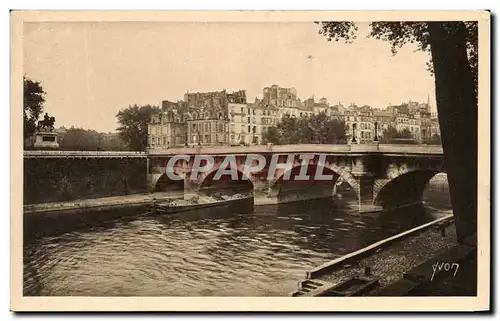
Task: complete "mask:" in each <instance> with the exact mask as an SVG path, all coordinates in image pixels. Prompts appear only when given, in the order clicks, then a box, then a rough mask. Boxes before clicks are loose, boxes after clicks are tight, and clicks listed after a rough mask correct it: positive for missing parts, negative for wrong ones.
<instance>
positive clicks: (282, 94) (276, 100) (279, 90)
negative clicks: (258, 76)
mask: <svg viewBox="0 0 500 321" xmlns="http://www.w3.org/2000/svg"><path fill="white" fill-rule="evenodd" d="M262 93H263V99H262V101H263V104H264V105H270V106H276V107H289V108H296V107H298V106H299V105H300V100H299V99H298V98H297V90H296V89H295V88H293V87H292V88H283V87H279V86H278V85H272V86H270V87H265V88H264V89H263V91H262Z"/></svg>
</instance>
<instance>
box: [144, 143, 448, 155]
mask: <svg viewBox="0 0 500 321" xmlns="http://www.w3.org/2000/svg"><path fill="white" fill-rule="evenodd" d="M281 153H283V154H286V153H295V154H300V153H327V154H344V155H353V154H372V153H375V154H380V153H382V154H386V153H388V154H404V155H406V154H409V155H422V154H427V155H442V154H443V148H442V147H441V146H433V145H406V144H404V145H403V144H378V145H376V144H357V145H356V144H355V145H346V144H337V145H330V144H298V145H252V146H195V147H181V148H167V149H149V150H148V151H147V154H148V155H149V156H168V155H179V154H182V155H199V154H205V155H215V154H218V155H224V154H281Z"/></svg>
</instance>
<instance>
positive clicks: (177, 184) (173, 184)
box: [154, 173, 185, 192]
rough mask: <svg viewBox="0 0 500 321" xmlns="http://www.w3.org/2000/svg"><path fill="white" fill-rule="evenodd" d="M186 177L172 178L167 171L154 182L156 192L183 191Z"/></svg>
mask: <svg viewBox="0 0 500 321" xmlns="http://www.w3.org/2000/svg"><path fill="white" fill-rule="evenodd" d="M184 182H185V181H184V179H182V180H172V179H171V178H170V177H168V175H167V173H163V174H162V175H161V176H160V177H159V178H158V179H157V180H156V182H155V183H154V191H155V192H172V191H175V192H181V191H184V186H185V184H184Z"/></svg>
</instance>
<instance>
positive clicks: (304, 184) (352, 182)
mask: <svg viewBox="0 0 500 321" xmlns="http://www.w3.org/2000/svg"><path fill="white" fill-rule="evenodd" d="M318 166H321V165H318V164H309V165H308V170H307V175H308V176H309V180H307V181H296V180H294V177H295V176H297V175H298V174H299V172H300V169H301V167H302V165H296V166H294V167H292V168H291V169H290V170H288V171H285V172H283V173H282V174H281V175H280V176H279V177H277V178H276V179H274V180H273V181H272V182H270V184H269V186H270V194H271V195H273V196H278V197H279V196H280V195H283V193H285V192H286V191H300V190H302V191H305V190H306V189H318V191H319V190H320V189H325V193H327V192H328V189H331V191H333V188H334V185H335V184H336V183H337V181H338V180H339V179H342V180H343V181H344V182H346V183H347V184H348V185H349V186H350V188H351V189H352V190H353V193H354V194H355V195H356V198H359V190H360V188H359V183H358V181H357V180H356V179H355V178H354V176H352V174H351V173H350V172H349V171H348V170H347V169H345V168H343V167H340V166H338V165H335V164H325V166H324V167H323V171H322V174H323V175H333V179H332V180H331V181H324V180H315V179H314V175H315V172H316V169H317V167H318ZM287 172H291V174H290V180H284V179H283V178H284V176H285V174H286V173H287ZM287 185H289V186H287ZM291 185H295V186H291ZM287 187H288V188H287ZM326 195H328V194H325V196H326Z"/></svg>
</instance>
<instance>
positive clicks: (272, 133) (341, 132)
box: [262, 113, 346, 145]
mask: <svg viewBox="0 0 500 321" xmlns="http://www.w3.org/2000/svg"><path fill="white" fill-rule="evenodd" d="M345 129H346V128H345V123H344V122H342V121H339V120H337V119H331V118H329V117H328V116H327V115H326V114H325V113H319V114H317V115H311V116H308V117H298V118H297V117H295V116H290V115H284V116H283V117H282V119H281V121H280V122H279V123H278V125H276V126H272V127H270V128H269V129H268V130H267V131H265V132H264V134H263V136H262V139H263V142H264V143H273V144H276V145H286V144H311V143H313V144H342V143H344V144H345V143H346V138H345Z"/></svg>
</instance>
